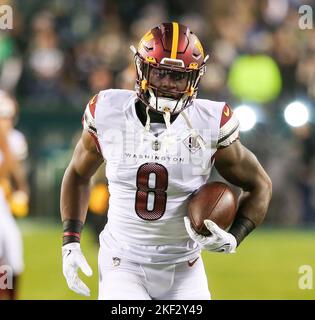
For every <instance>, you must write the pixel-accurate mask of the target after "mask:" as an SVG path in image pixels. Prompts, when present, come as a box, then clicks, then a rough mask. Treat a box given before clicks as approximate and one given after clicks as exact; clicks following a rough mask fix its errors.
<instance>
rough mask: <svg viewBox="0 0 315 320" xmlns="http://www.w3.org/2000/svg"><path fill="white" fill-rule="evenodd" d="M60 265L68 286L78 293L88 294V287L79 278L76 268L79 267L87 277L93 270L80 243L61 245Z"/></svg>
mask: <svg viewBox="0 0 315 320" xmlns="http://www.w3.org/2000/svg"><path fill="white" fill-rule="evenodd" d="M62 265H63V268H62V269H63V275H64V276H65V278H66V280H67V284H68V287H69V288H70V289H71V290H73V291H74V292H76V293H78V294H81V295H83V296H89V295H90V289H89V288H88V287H87V285H86V284H85V283H84V282H83V281H82V280H81V279H80V278H79V276H78V269H79V268H80V269H81V270H82V271H83V273H84V274H85V275H87V276H88V277H90V276H91V275H92V273H93V272H92V269H91V268H90V266H89V265H88V263H87V261H86V259H85V257H84V255H83V253H82V251H81V248H80V243H77V242H72V243H68V244H66V245H64V246H63V247H62Z"/></svg>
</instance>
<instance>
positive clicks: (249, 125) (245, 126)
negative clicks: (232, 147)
mask: <svg viewBox="0 0 315 320" xmlns="http://www.w3.org/2000/svg"><path fill="white" fill-rule="evenodd" d="M234 112H235V115H236V117H237V118H238V120H239V122H240V130H241V131H249V130H251V129H253V128H254V126H255V125H256V122H257V115H256V112H255V110H254V109H253V108H252V107H250V106H247V105H241V106H239V107H236V108H235V110H234Z"/></svg>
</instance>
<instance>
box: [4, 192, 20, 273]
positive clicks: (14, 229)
mask: <svg viewBox="0 0 315 320" xmlns="http://www.w3.org/2000/svg"><path fill="white" fill-rule="evenodd" d="M0 263H1V264H3V265H9V266H10V267H11V268H12V270H13V274H14V275H19V274H20V273H22V272H23V269H24V262H23V241H22V236H21V233H20V230H19V228H18V226H17V224H16V222H15V219H14V217H13V216H12V214H11V211H10V208H9V206H8V204H7V201H6V199H5V197H4V195H3V192H2V189H1V188H0Z"/></svg>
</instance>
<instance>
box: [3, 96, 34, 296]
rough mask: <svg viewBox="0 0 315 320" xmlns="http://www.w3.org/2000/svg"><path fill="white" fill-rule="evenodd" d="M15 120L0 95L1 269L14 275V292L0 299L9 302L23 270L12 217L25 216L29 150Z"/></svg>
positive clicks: (10, 102)
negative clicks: (16, 126)
mask: <svg viewBox="0 0 315 320" xmlns="http://www.w3.org/2000/svg"><path fill="white" fill-rule="evenodd" d="M16 118H17V102H16V101H15V99H14V98H13V97H12V96H10V95H9V94H8V93H6V92H4V91H0V130H1V132H2V140H3V142H2V144H3V146H4V147H3V148H2V149H1V151H0V159H1V158H3V157H4V155H5V156H6V157H5V158H3V159H6V161H4V160H3V161H4V162H3V163H4V164H5V163H8V164H9V165H7V166H6V167H5V168H6V169H4V170H3V171H2V173H1V175H0V221H1V223H0V265H9V266H10V267H11V268H12V271H13V289H7V290H0V299H2V298H4V299H12V300H13V299H16V298H17V293H18V278H19V276H20V275H21V273H22V272H23V269H24V261H23V242H22V236H21V232H20V230H19V228H18V226H17V224H16V221H15V219H14V217H13V215H12V214H14V215H16V216H25V215H26V214H27V213H28V198H29V196H28V193H29V190H28V184H27V179H26V174H25V168H24V164H23V162H24V159H25V158H26V157H27V154H28V147H27V143H26V139H25V137H24V135H23V134H22V133H21V132H20V131H18V130H16V129H14V124H15V121H16ZM8 159H9V160H8ZM0 162H1V160H0Z"/></svg>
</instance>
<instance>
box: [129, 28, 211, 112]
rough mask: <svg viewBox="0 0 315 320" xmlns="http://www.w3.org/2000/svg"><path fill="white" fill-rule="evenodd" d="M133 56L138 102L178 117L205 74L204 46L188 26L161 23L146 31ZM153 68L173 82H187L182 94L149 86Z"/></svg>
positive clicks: (133, 49) (193, 96) (189, 101)
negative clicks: (179, 80) (168, 76)
mask: <svg viewBox="0 0 315 320" xmlns="http://www.w3.org/2000/svg"><path fill="white" fill-rule="evenodd" d="M131 49H132V51H133V52H134V54H135V65H136V71H137V80H136V91H137V95H138V97H139V99H140V100H141V101H142V102H143V103H144V104H145V105H146V106H148V107H149V108H150V109H152V110H154V111H156V112H159V113H164V112H165V111H169V112H170V113H171V114H177V113H179V112H181V111H183V110H184V109H185V108H187V107H188V106H189V105H190V104H191V101H192V100H193V99H194V98H195V97H196V95H197V91H198V84H199V81H200V79H201V77H202V75H203V74H204V73H205V71H206V66H205V62H206V61H207V59H208V55H207V56H206V57H205V55H204V51H203V47H202V45H201V43H200V41H199V39H198V38H197V36H196V35H195V34H194V33H193V32H191V31H190V30H189V28H188V27H186V26H184V25H182V24H179V23H177V22H172V23H162V24H161V25H159V26H157V27H155V28H153V29H151V30H150V31H148V32H147V33H146V34H145V35H144V36H143V37H142V39H141V40H140V43H139V45H138V49H136V48H134V47H133V46H131ZM152 68H155V69H156V70H158V72H160V73H164V74H170V76H172V78H173V79H175V80H176V79H187V86H186V88H185V90H184V91H175V92H174V91H172V95H173V96H172V95H170V92H167V91H166V90H163V89H161V88H157V87H155V86H153V84H152V83H150V73H151V70H152Z"/></svg>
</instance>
